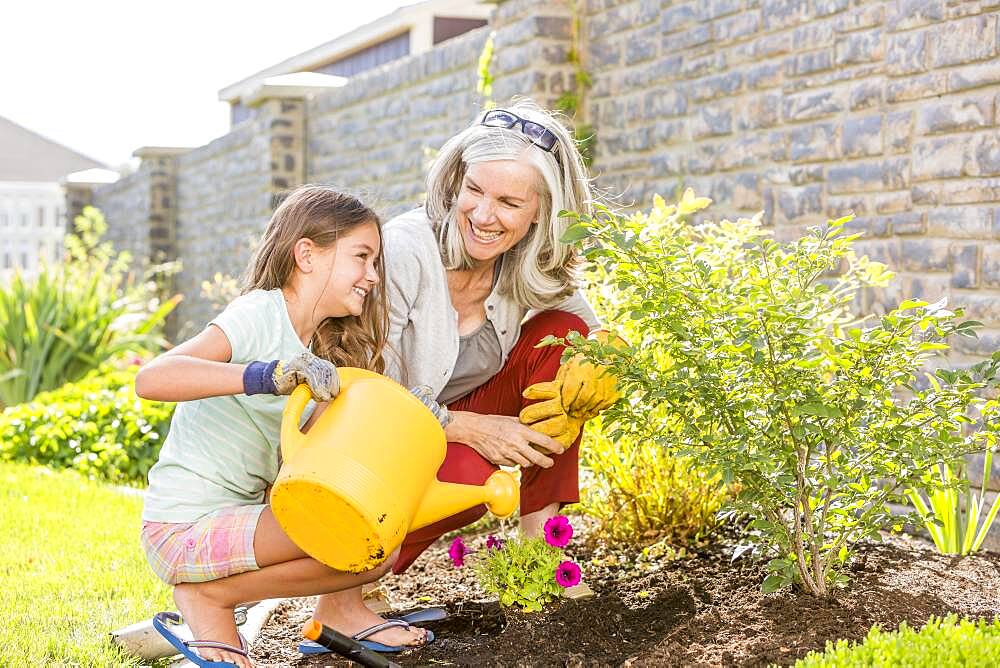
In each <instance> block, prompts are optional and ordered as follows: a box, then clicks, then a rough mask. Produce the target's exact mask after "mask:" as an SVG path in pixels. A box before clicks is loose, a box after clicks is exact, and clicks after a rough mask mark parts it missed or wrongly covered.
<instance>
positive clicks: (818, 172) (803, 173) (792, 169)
mask: <svg viewBox="0 0 1000 668" xmlns="http://www.w3.org/2000/svg"><path fill="white" fill-rule="evenodd" d="M786 170H787V172H786V173H787V174H788V182H789V183H791V184H793V185H796V186H801V185H803V184H805V183H820V182H822V181H823V180H824V174H823V165H795V166H788V167H787V168H786Z"/></svg>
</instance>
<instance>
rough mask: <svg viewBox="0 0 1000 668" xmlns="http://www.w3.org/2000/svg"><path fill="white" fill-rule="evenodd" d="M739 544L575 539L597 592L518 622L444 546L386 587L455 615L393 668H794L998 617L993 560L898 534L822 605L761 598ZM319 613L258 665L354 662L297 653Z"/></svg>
mask: <svg viewBox="0 0 1000 668" xmlns="http://www.w3.org/2000/svg"><path fill="white" fill-rule="evenodd" d="M479 542H481V541H480V540H477V541H474V542H473V546H474V547H479ZM733 547H734V543H733V542H731V541H723V542H720V543H718V544H715V545H712V546H709V547H706V548H705V549H703V550H701V551H700V552H698V553H696V554H693V555H691V556H688V557H685V558H680V559H673V560H668V559H661V560H658V561H657V560H646V561H642V562H638V563H637V562H636V560H634V559H632V558H631V557H629V556H628V555H627V554H625V553H617V554H616V553H611V552H607V551H606V550H603V549H601V548H597V549H596V550H595V549H591V548H586V547H584V545H583V544H582V543H581V542H579V541H578V540H577V539H574V541H573V542H572V543H571V544H570V547H569V548H568V550H569V553H570V554H571V555H573V556H574V557H575V558H577V559H578V561H580V563H581V564H584V577H585V580H586V582H588V583H589V584H590V585H591V587H592V588H593V589H594V590H595V592H596V593H597V595H596V596H595V597H594V598H592V599H590V600H585V601H562V602H559V603H557V604H553V605H550V606H548V607H547V608H546V610H545V611H544V612H542V613H533V614H528V615H523V614H509V613H505V612H504V611H502V610H501V609H500V607H499V605H498V604H497V602H496V601H495V600H493V601H491V600H489V597H488V596H486V595H485V594H484V593H483V592H482V591H481V590H480V589H479V587H478V586H477V584H476V583H475V580H474V578H473V574H472V572H471V569H469V568H463V569H458V570H456V569H455V568H454V567H453V566H452V565H451V562H450V560H449V559H448V555H447V545H446V544H444V543H443V542H442V543H439V544H438V545H436V546H434V547H433V548H431V549H430V550H428V551H427V553H425V554H424V555H423V556H422V557H421V558H420V559H419V560H418V561H417V563H416V564H414V566H413V567H412V568H411V569H410V570H409V571H408V572H407V573H406V574H404V575H402V576H400V577H388V578H386V579H385V584H386V586H387V588H388V589H389V591H390V592H391V595H392V598H393V601H394V603H395V606H396V608H397V609H398V610H400V611H401V612H405V611H408V610H411V609H414V608H417V607H422V606H440V607H444V608H446V609H447V610H448V612H449V613H450V616H449V617H448V619H445V620H442V621H440V622H432V623H429V624H427V625H426V626H427V627H428V628H431V629H433V630H434V632H435V634H436V635H437V640H436V641H435V642H434V643H433V644H431V645H429V646H427V647H424V648H422V649H420V650H417V651H411V652H407V653H404V654H400V655H397V658H396V659H395V660H396V661H398V662H399V663H400V664H403V665H459V666H479V665H511V666H513V665H532V666H534V665H540V666H557V665H558V666H563V665H569V666H591V665H601V666H604V665H631V666H641V665H656V666H663V665H672V666H695V665H702V666H757V665H768V664H770V663H778V664H788V663H792V662H794V661H795V660H796V659H798V658H800V657H802V656H804V655H805V654H807V653H808V652H809V651H810V650H822V649H823V648H824V646H825V643H826V641H827V640H835V639H838V638H847V639H852V640H860V639H862V638H863V637H864V636H865V635H866V634H867V633H868V630H869V628H870V627H871V626H872V625H873V624H879V625H881V626H882V628H884V629H892V628H895V627H896V626H898V624H899V623H900V622H902V621H904V620H905V621H906V622H907V623H909V624H910V625H911V626H918V627H919V626H920V625H922V624H923V623H924V622H925V621H926V620H927V618H928V617H929V616H931V615H943V614H946V613H949V612H955V613H958V614H960V615H967V616H970V617H986V618H992V617H994V616H1000V555H998V554H995V553H989V552H984V553H980V554H978V555H974V556H970V557H964V558H958V557H948V556H943V555H940V554H938V553H937V552H936V551H935V550H934V548H933V546H932V545H931V544H930V543H928V542H926V541H923V540H921V539H917V538H911V537H907V536H903V537H899V536H895V537H890V538H888V539H887V540H886V542H885V543H883V544H869V545H862V546H859V548H858V551H857V556H856V557H855V558H854V560H853V561H852V563H851V565H850V573H851V577H852V583H851V586H850V587H849V588H848V589H846V590H840V591H838V592H837V593H836V594H834V596H833V597H832V598H831V599H829V600H819V599H816V598H814V597H813V596H810V595H809V594H805V593H801V592H796V591H791V590H788V589H786V590H783V591H779V592H777V593H774V594H769V595H763V594H761V593H760V583H761V581H762V580H763V578H764V575H765V573H764V571H763V567H762V566H759V565H756V564H754V563H752V562H750V561H749V560H748V559H740V560H738V561H737V562H736V563H730V559H731V557H732V553H733ZM630 554H632V555H634V552H632V553H630ZM595 559H596V561H597V563H594V561H595ZM313 603H314V600H313V599H291V600H289V601H286V602H285V603H284V604H282V605H281V606H280V607H279V608H278V609H277V610H276V611H275V614H274V615H273V617H272V619H271V621H270V622H269V624H268V625H267V627H265V629H264V630H263V632H262V633H261V635H260V637H259V639H258V641H257V643H256V644H255V646H254V648H253V654H252V656H253V658H254V659H255V660H256V661H258V662H259V663H261V664H264V665H296V666H330V665H348V664H347V662H340V663H337V661H335V660H333V659H334V657H331V656H326V657H322V658H312V659H303V658H302V657H300V655H298V653H297V652H296V651H295V646H296V644H297V643H298V640H299V630H300V629H301V628H302V624H303V622H305V620H306V619H307V618H308V617H309V614H310V613H311V611H312V605H313Z"/></svg>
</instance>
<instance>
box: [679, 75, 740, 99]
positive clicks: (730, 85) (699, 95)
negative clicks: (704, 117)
mask: <svg viewBox="0 0 1000 668" xmlns="http://www.w3.org/2000/svg"><path fill="white" fill-rule="evenodd" d="M742 87H743V75H742V74H741V73H740V72H726V73H725V74H716V75H712V76H708V77H705V78H703V79H698V80H697V81H693V82H691V87H690V91H691V97H692V98H693V99H695V100H697V101H699V102H700V101H703V100H714V99H716V98H719V97H726V96H731V95H733V94H734V93H736V92H737V91H738V90H740V89H741V88H742Z"/></svg>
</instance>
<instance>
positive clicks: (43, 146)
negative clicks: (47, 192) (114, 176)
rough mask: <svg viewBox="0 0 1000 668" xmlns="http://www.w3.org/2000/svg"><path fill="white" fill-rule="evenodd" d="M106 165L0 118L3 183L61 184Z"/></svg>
mask: <svg viewBox="0 0 1000 668" xmlns="http://www.w3.org/2000/svg"><path fill="white" fill-rule="evenodd" d="M93 167H106V165H104V164H102V163H100V162H98V161H97V160H94V159H92V158H88V157H87V156H85V155H83V154H81V153H77V152H76V151H74V150H72V149H69V148H66V147H65V146H63V145H62V144H60V143H58V142H54V141H52V140H51V139H48V138H46V137H43V136H42V135H40V134H38V133H37V132H32V131H31V130H29V129H27V128H24V127H21V126H20V125H18V124H17V123H15V122H14V121H11V120H8V119H6V118H4V117H3V116H0V181H32V182H43V183H45V182H59V181H61V180H62V179H63V177H65V176H66V175H67V174H69V173H70V172H77V171H80V170H83V169H91V168H93Z"/></svg>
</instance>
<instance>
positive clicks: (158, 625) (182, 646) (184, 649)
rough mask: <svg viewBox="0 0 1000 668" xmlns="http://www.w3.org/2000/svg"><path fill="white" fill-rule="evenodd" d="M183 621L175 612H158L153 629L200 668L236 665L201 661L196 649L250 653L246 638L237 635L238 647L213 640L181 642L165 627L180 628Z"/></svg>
mask: <svg viewBox="0 0 1000 668" xmlns="http://www.w3.org/2000/svg"><path fill="white" fill-rule="evenodd" d="M183 623H184V621H183V620H182V619H181V616H180V615H179V614H177V613H176V612H158V613H156V615H154V616H153V628H154V629H156V630H157V631H158V632H159V633H160V635H161V636H163V637H164V639H165V640H166V641H167V642H168V643H170V644H171V645H173V646H174V649H176V650H177V652H178V653H179V654H183V655H184V658H185V659H187V660H188V661H190V662H191V663H193V664H194V665H196V666H200V667H201V668H236V664H235V663H233V662H232V661H209V660H208V659H203V658H202V657H201V656H200V655H199V654H198V652H196V651H195V649H192V648H198V647H210V648H213V649H221V650H225V651H227V652H232V653H233V654H239V655H240V656H247V655H248V654H249V652H250V650H249V648H248V647H247V641H246V638H244V637H243V634H240V633H237V635H238V636H239V638H240V647H233V646H232V645H227V644H226V643H224V642H215V641H214V640H183V639H181V638H179V637H177V636H176V635H174V633H173V632H172V631H171V630H170V629H168V628H167V625H171V626H180V625H181V624H183Z"/></svg>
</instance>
